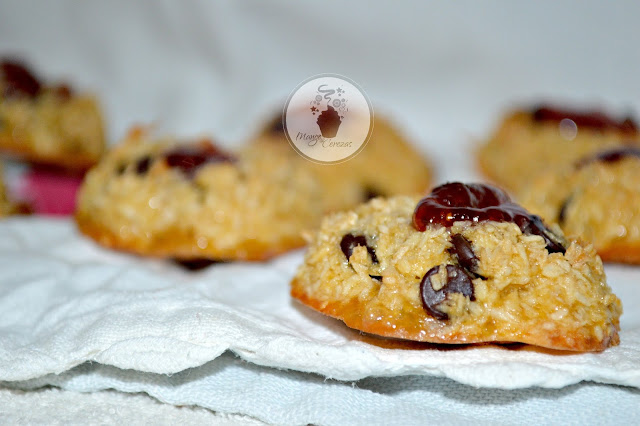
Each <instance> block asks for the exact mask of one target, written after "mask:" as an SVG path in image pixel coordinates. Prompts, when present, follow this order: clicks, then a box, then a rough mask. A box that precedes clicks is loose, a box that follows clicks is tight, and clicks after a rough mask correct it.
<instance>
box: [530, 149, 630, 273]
mask: <svg viewBox="0 0 640 426" xmlns="http://www.w3.org/2000/svg"><path fill="white" fill-rule="evenodd" d="M520 201H521V202H522V203H523V205H525V206H526V207H527V208H529V209H531V211H533V212H535V213H537V214H539V215H541V216H542V217H544V218H545V219H546V220H547V221H549V222H551V223H554V222H555V223H558V224H559V225H560V227H561V228H562V230H563V231H564V233H565V234H567V235H575V236H578V237H580V238H582V239H583V240H585V241H589V242H590V243H592V244H593V245H594V246H595V248H596V250H597V252H598V254H599V255H600V257H602V259H603V260H605V261H611V262H625V263H635V264H638V263H640V147H637V148H635V147H633V148H632V147H628V148H616V149H611V150H607V151H602V152H599V153H597V154H594V155H590V156H587V157H585V158H583V159H581V160H580V161H578V162H576V163H575V164H572V165H570V166H569V167H566V168H565V169H563V170H561V171H559V172H557V173H548V174H544V175H541V176H538V177H537V178H536V179H534V180H533V181H532V182H531V184H530V185H529V186H527V187H526V188H525V189H524V190H523V191H522V194H521V197H520Z"/></svg>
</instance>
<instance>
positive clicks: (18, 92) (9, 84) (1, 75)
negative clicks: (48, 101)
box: [0, 60, 41, 98]
mask: <svg viewBox="0 0 640 426" xmlns="http://www.w3.org/2000/svg"><path fill="white" fill-rule="evenodd" d="M0 79H1V80H3V81H4V85H5V87H4V93H2V96H3V97H5V98H11V97H19V96H26V97H30V98H34V97H36V95H38V93H39V92H40V89H41V84H40V82H39V81H38V79H37V78H36V77H35V76H34V75H33V74H32V73H31V71H29V69H28V68H27V67H26V66H25V65H23V64H20V63H18V62H13V61H7V60H5V61H2V62H0Z"/></svg>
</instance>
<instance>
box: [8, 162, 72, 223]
mask: <svg viewBox="0 0 640 426" xmlns="http://www.w3.org/2000/svg"><path fill="white" fill-rule="evenodd" d="M22 179H23V181H22V183H21V185H20V188H21V189H20V192H21V194H20V195H21V198H23V199H25V200H26V201H27V202H28V203H29V204H31V207H32V208H33V212H34V213H36V214H46V215H71V214H73V212H74V210H75V206H76V193H77V192H78V188H79V187H80V184H81V183H82V176H80V175H70V174H67V173H64V172H61V171H56V170H49V169H42V168H37V167H34V168H31V169H30V170H29V171H27V172H26V173H25V174H24V175H23V176H22Z"/></svg>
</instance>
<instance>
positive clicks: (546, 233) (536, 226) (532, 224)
mask: <svg viewBox="0 0 640 426" xmlns="http://www.w3.org/2000/svg"><path fill="white" fill-rule="evenodd" d="M516 225H518V226H519V227H520V230H521V231H522V233H523V234H527V235H539V236H541V237H542V238H543V239H544V242H545V244H546V248H547V251H548V252H549V253H562V254H564V253H565V252H566V251H567V249H566V248H565V247H564V242H563V241H562V239H560V237H558V236H557V235H556V234H554V233H553V232H552V231H551V230H550V229H548V228H547V227H546V226H545V225H544V222H543V221H542V218H541V217H540V216H536V215H530V216H529V217H528V218H523V217H521V218H517V220H516Z"/></svg>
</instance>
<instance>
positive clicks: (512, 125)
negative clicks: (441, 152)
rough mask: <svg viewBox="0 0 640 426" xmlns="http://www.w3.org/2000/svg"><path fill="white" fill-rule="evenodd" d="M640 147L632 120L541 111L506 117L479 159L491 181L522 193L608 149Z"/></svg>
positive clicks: (549, 109) (639, 135) (591, 113)
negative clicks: (544, 175)
mask: <svg viewBox="0 0 640 426" xmlns="http://www.w3.org/2000/svg"><path fill="white" fill-rule="evenodd" d="M639 144H640V132H639V131H638V125H637V123H636V122H635V121H634V120H633V119H632V118H624V119H621V120H617V119H614V118H611V117H609V116H607V115H605V114H604V113H602V112H599V111H585V112H577V111H571V110H567V109H558V108H553V107H549V106H541V107H538V108H533V109H532V110H530V111H516V112H514V113H512V114H510V115H509V116H507V117H506V118H505V119H504V120H503V121H502V123H501V124H500V126H499V127H498V129H497V130H496V131H495V133H494V134H493V135H492V136H491V138H490V139H489V140H488V141H487V142H486V143H485V144H484V145H483V146H482V147H481V148H480V149H479V151H478V153H477V154H478V162H479V165H480V168H481V170H482V172H483V173H484V174H485V175H486V176H487V177H489V178H490V179H491V180H493V181H494V182H496V183H498V184H500V185H501V186H502V187H504V188H508V189H510V190H512V191H514V192H515V193H517V192H518V191H519V190H520V189H521V188H522V187H523V186H524V185H526V184H527V183H528V182H529V181H530V180H531V179H532V178H533V177H535V176H536V175H537V174H539V173H541V172H544V171H553V170H556V169H558V168H562V167H564V166H566V165H568V164H571V163H573V162H574V161H576V160H578V159H579V158H581V157H584V156H585V155H588V154H591V153H595V152H597V151H600V150H603V149H607V148H612V147H620V146H625V145H636V146H637V145H639Z"/></svg>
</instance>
